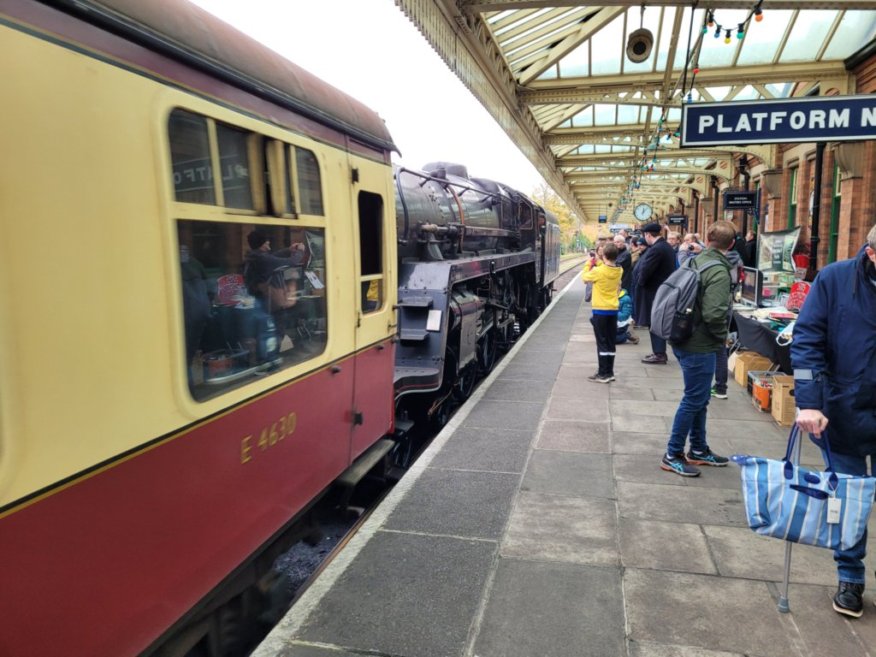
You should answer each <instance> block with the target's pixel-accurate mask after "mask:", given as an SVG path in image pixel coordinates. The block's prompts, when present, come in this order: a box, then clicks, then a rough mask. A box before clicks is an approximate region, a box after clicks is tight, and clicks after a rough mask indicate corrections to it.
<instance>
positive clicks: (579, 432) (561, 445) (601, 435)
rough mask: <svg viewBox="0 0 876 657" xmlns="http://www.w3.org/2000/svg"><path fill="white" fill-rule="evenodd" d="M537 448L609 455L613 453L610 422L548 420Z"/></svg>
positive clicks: (543, 426)
mask: <svg viewBox="0 0 876 657" xmlns="http://www.w3.org/2000/svg"><path fill="white" fill-rule="evenodd" d="M535 446H536V448H538V449H546V450H558V451H563V452H586V453H597V454H608V453H609V452H610V451H611V445H610V439H609V430H608V422H581V421H577V420H546V421H545V422H544V424H543V425H542V427H541V431H540V432H539V436H538V442H536V444H535Z"/></svg>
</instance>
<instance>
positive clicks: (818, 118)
mask: <svg viewBox="0 0 876 657" xmlns="http://www.w3.org/2000/svg"><path fill="white" fill-rule="evenodd" d="M826 118H827V112H825V111H824V110H812V114H810V115H809V127H810V128H821V129H822V130H824V120H825V119H826Z"/></svg>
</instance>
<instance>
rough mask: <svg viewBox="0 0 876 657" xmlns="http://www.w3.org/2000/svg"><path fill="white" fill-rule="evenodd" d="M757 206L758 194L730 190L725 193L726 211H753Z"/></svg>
mask: <svg viewBox="0 0 876 657" xmlns="http://www.w3.org/2000/svg"><path fill="white" fill-rule="evenodd" d="M756 206H757V192H756V191H752V192H750V191H747V190H739V191H737V190H732V189H728V190H727V191H726V192H724V209H725V210H753V209H754V208H755V207H756Z"/></svg>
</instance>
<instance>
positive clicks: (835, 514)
mask: <svg viewBox="0 0 876 657" xmlns="http://www.w3.org/2000/svg"><path fill="white" fill-rule="evenodd" d="M842 508H843V501H842V500H841V499H839V498H837V497H831V498H830V499H829V500H828V501H827V524H829V525H836V524H839V521H840V510H841V509H842Z"/></svg>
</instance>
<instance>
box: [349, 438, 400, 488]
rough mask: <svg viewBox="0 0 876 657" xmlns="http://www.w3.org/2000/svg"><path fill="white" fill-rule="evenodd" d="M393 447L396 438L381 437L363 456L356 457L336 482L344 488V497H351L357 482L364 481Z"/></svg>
mask: <svg viewBox="0 0 876 657" xmlns="http://www.w3.org/2000/svg"><path fill="white" fill-rule="evenodd" d="M393 447H395V441H394V440H390V439H389V438H381V439H380V440H378V441H377V442H376V443H374V444H373V445H372V446H371V447H369V448H368V449H367V450H366V452H365V453H364V454H362V456H360V457H359V458H358V459H356V461H355V462H354V463H353V465H351V466H350V467H349V468H347V469H346V470H345V471H344V473H343V474H342V475H341V476H340V477H338V479H337V481H336V482H335V483H337V485H338V486H340V487H341V488H342V489H344V493H343V498H342V499H349V495H350V494H352V492H353V489H354V488H355V487H356V484H358V483H359V482H360V481H362V479H363V478H364V477H365V475H367V474H368V473H369V472H370V471H371V469H372V468H373V467H374V466H375V465H377V464H378V463H380V460H381V459H382V458H383V457H384V456H386V455H387V454H389V452H390V450H391V449H392V448H393Z"/></svg>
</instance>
